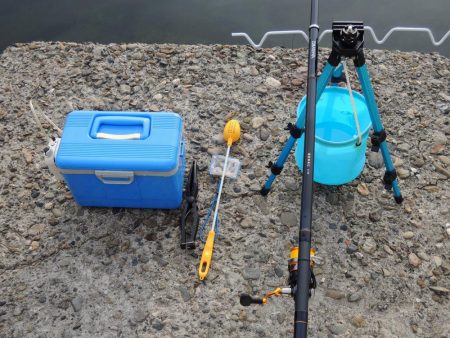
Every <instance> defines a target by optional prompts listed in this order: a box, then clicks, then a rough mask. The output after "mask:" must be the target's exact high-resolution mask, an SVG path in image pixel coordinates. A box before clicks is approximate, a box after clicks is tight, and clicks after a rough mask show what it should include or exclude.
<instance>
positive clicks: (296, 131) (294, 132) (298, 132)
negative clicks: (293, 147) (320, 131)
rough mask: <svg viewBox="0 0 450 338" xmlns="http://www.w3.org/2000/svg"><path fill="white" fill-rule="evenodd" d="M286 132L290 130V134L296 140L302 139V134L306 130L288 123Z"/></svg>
mask: <svg viewBox="0 0 450 338" xmlns="http://www.w3.org/2000/svg"><path fill="white" fill-rule="evenodd" d="M285 130H289V133H290V134H291V136H292V137H293V138H295V139H298V138H300V137H302V134H303V132H304V129H302V128H299V127H297V126H296V125H295V124H293V123H290V122H289V123H288V125H287V127H286V128H285Z"/></svg>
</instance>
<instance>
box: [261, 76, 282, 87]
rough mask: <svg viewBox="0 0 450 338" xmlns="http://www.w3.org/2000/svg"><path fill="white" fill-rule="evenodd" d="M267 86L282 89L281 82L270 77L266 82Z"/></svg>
mask: <svg viewBox="0 0 450 338" xmlns="http://www.w3.org/2000/svg"><path fill="white" fill-rule="evenodd" d="M265 84H266V85H267V86H269V87H272V88H279V87H281V82H280V81H278V80H277V79H274V78H273V77H268V78H267V79H266V81H265Z"/></svg>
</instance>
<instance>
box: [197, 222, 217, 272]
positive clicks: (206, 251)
mask: <svg viewBox="0 0 450 338" xmlns="http://www.w3.org/2000/svg"><path fill="white" fill-rule="evenodd" d="M215 236H216V233H215V231H210V232H209V233H208V238H207V239H206V243H205V247H204V248H203V253H202V259H201V260H200V266H199V267H198V277H199V278H200V280H204V279H205V278H206V276H207V275H208V272H209V267H210V266H211V259H212V253H213V248H214V237H215Z"/></svg>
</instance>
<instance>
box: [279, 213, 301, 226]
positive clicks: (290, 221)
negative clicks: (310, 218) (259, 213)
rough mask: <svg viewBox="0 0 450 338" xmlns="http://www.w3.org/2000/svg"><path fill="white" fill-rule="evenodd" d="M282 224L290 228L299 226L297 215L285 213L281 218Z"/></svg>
mask: <svg viewBox="0 0 450 338" xmlns="http://www.w3.org/2000/svg"><path fill="white" fill-rule="evenodd" d="M280 220H281V223H283V224H284V225H286V226H288V227H294V226H296V225H297V222H298V221H297V214H296V213H293V212H283V213H281V216H280Z"/></svg>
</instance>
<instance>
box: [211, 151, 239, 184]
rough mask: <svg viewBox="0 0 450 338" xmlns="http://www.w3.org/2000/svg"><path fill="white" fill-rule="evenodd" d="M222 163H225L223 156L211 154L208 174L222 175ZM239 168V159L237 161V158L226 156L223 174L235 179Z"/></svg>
mask: <svg viewBox="0 0 450 338" xmlns="http://www.w3.org/2000/svg"><path fill="white" fill-rule="evenodd" d="M224 164H225V156H223V155H213V157H212V159H211V164H210V166H209V174H210V175H212V176H222V172H223V165H224ZM240 170H241V161H239V160H238V159H237V158H233V157H228V162H227V168H226V170H225V176H226V177H229V178H233V179H235V178H237V177H238V176H239V171H240Z"/></svg>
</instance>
